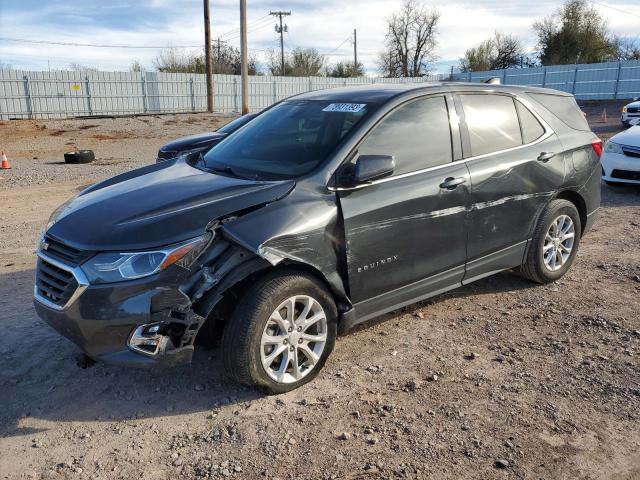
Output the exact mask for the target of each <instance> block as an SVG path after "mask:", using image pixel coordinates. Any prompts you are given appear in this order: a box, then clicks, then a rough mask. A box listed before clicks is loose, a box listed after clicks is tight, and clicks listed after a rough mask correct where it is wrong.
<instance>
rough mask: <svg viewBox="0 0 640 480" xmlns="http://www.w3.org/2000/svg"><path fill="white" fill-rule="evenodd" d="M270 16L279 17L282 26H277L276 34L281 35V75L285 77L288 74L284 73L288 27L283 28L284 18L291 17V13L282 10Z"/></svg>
mask: <svg viewBox="0 0 640 480" xmlns="http://www.w3.org/2000/svg"><path fill="white" fill-rule="evenodd" d="M269 15H273V16H275V17H278V18H279V19H280V25H279V26H278V25H276V32H277V33H279V34H280V60H281V69H280V73H281V74H282V75H283V76H284V75H285V74H286V72H285V71H284V38H283V35H284V32H287V31H288V30H287V26H286V25H285V26H284V27H283V26H282V17H286V16H288V15H291V12H283V11H281V10H278V11H277V12H269Z"/></svg>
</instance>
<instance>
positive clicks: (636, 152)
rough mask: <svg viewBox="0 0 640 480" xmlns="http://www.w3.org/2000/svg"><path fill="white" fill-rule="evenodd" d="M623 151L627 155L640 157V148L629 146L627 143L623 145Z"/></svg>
mask: <svg viewBox="0 0 640 480" xmlns="http://www.w3.org/2000/svg"><path fill="white" fill-rule="evenodd" d="M622 152H623V153H624V154H625V155H626V156H627V157H634V158H640V148H635V147H629V146H627V145H623V146H622Z"/></svg>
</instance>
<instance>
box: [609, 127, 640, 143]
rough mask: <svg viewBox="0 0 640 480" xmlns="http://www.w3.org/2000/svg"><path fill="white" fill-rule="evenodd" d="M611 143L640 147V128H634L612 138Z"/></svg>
mask: <svg viewBox="0 0 640 480" xmlns="http://www.w3.org/2000/svg"><path fill="white" fill-rule="evenodd" d="M611 141H612V142H614V143H618V144H620V145H629V146H630V147H640V127H637V126H634V127H631V128H629V129H627V130H624V131H622V132H620V133H618V134H617V135H614V136H613V137H611Z"/></svg>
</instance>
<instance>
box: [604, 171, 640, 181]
mask: <svg viewBox="0 0 640 480" xmlns="http://www.w3.org/2000/svg"><path fill="white" fill-rule="evenodd" d="M611 177H613V178H620V179H623V180H636V181H640V172H633V171H631V170H614V171H613V172H611Z"/></svg>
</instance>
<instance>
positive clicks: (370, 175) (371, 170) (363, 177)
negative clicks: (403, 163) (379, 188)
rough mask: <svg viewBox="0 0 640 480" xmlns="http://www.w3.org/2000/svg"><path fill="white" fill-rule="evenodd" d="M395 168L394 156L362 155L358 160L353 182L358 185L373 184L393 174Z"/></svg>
mask: <svg viewBox="0 0 640 480" xmlns="http://www.w3.org/2000/svg"><path fill="white" fill-rule="evenodd" d="M395 167H396V160H395V158H394V157H393V155H360V156H359V157H358V160H356V168H355V171H354V172H353V180H354V181H355V183H356V184H361V183H367V182H372V181H373V180H378V179H380V178H384V177H388V176H389V175H391V174H393V169H394V168H395Z"/></svg>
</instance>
